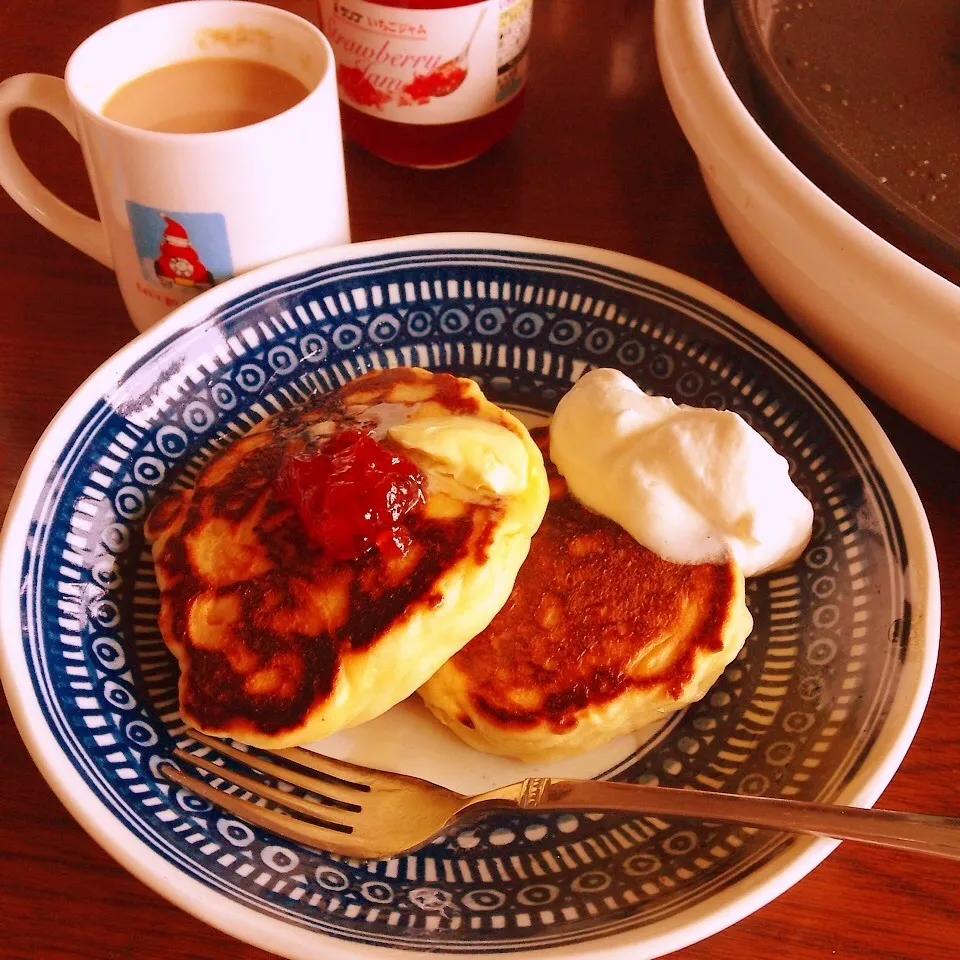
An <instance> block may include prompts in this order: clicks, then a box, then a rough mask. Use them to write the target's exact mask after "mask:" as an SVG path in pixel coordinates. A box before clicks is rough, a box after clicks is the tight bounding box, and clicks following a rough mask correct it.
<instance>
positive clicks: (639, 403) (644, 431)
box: [550, 369, 813, 577]
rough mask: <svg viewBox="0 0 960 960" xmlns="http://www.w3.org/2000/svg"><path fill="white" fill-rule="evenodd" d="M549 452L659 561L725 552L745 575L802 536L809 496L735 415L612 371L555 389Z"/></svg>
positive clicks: (809, 520) (586, 496)
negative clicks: (656, 392)
mask: <svg viewBox="0 0 960 960" xmlns="http://www.w3.org/2000/svg"><path fill="white" fill-rule="evenodd" d="M550 457H551V459H552V460H553V462H554V463H555V464H556V466H557V469H558V470H559V471H560V473H561V474H562V476H563V477H564V479H565V480H566V481H567V484H568V485H569V487H570V491H571V493H572V494H573V495H574V496H575V497H576V498H577V499H578V500H579V501H580V502H581V503H583V504H584V505H585V506H587V507H589V508H590V509H591V510H594V511H595V512H596V513H599V514H602V515H603V516H605V517H608V518H609V519H611V520H613V521H614V522H616V523H618V524H620V526H621V527H623V528H624V529H625V530H626V531H627V532H628V533H630V534H631V535H632V536H633V537H634V538H635V539H636V540H637V541H639V542H640V543H641V544H643V546H645V547H647V549H649V550H652V551H653V552H654V553H657V554H659V555H660V556H662V557H664V558H665V559H667V560H672V561H674V562H677V563H703V562H707V561H710V560H715V559H719V558H720V557H722V556H724V555H728V554H731V553H732V554H733V556H734V557H735V558H736V559H737V561H738V563H739V564H740V567H741V568H742V570H743V572H744V575H745V576H748V577H750V576H755V575H756V574H760V573H765V572H767V571H768V570H774V569H777V568H778V567H782V566H786V565H788V564H790V563H792V562H793V561H794V560H795V559H796V558H797V557H798V556H799V555H800V554H801V553H802V552H803V549H804V547H806V545H807V543H808V542H809V540H810V534H811V530H812V526H813V507H812V506H811V505H810V502H809V501H808V500H807V498H806V497H805V496H804V495H803V494H802V493H801V492H800V491H799V490H798V489H797V487H796V486H795V485H794V483H793V481H792V480H791V479H790V475H789V471H788V466H787V461H786V460H785V459H784V458H783V457H782V456H780V454H778V453H777V452H776V451H775V450H774V449H773V447H771V446H770V444H769V443H767V441H766V440H764V438H763V437H761V436H760V434H759V433H757V431H756V430H754V429H753V428H752V427H750V426H749V425H748V424H747V423H746V421H744V420H743V419H742V418H741V417H739V416H737V414H735V413H732V412H730V411H724V410H711V409H700V408H698V407H689V406H686V405H679V406H678V405H677V404H675V403H674V402H673V401H672V400H670V399H668V398H667V397H650V396H647V394H645V393H644V392H643V391H642V390H641V389H640V388H639V387H638V386H637V385H636V384H635V383H634V382H633V381H632V380H630V379H629V378H628V377H626V376H625V375H624V374H622V373H620V372H619V371H618V370H608V369H600V370H591V371H590V372H589V373H587V374H585V375H584V376H583V377H581V378H580V380H579V381H578V382H577V384H576V385H575V386H574V387H573V389H572V390H570V392H569V393H567V394H566V395H565V396H564V397H563V399H561V401H560V403H559V405H558V406H557V410H556V413H555V414H554V417H553V420H552V421H551V424H550Z"/></svg>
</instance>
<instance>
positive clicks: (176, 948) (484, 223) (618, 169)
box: [0, 0, 960, 960]
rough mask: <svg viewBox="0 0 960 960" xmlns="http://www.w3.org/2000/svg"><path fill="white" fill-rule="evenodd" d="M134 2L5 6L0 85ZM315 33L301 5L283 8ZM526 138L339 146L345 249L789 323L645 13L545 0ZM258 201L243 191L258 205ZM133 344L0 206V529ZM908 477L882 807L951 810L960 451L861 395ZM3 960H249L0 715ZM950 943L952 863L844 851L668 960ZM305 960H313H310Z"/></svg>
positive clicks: (48, 123) (957, 899) (955, 900)
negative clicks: (922, 693)
mask: <svg viewBox="0 0 960 960" xmlns="http://www.w3.org/2000/svg"><path fill="white" fill-rule="evenodd" d="M140 5H141V4H140V3H139V2H134V0H116V2H114V3H108V2H106V0H99V2H97V0H93V2H89V3H62V2H59V0H4V2H3V4H2V5H0V75H10V74H15V73H20V72H24V71H39V72H44V73H51V74H58V75H62V71H63V68H64V64H65V62H66V60H67V57H68V55H69V53H70V52H71V50H72V49H73V48H74V47H75V46H76V45H77V44H78V43H79V42H80V41H81V40H82V39H83V38H84V37H85V36H87V35H88V34H89V33H91V32H93V31H94V30H95V29H97V28H98V27H100V26H102V25H103V24H105V23H106V22H108V21H109V20H111V19H113V18H115V17H118V16H121V15H123V14H126V13H129V12H132V11H133V10H134V9H137V7H138V6H140ZM286 5H288V6H289V7H290V8H291V9H293V10H295V11H296V12H297V13H300V14H302V15H303V16H306V17H308V18H310V19H313V18H314V10H313V7H312V5H311V4H310V3H309V2H301V0H288V2H287V4H286ZM532 57H533V63H532V69H531V77H530V86H529V96H528V101H527V107H526V111H525V114H524V116H523V118H522V120H521V124H520V127H519V128H518V129H517V131H516V132H515V134H514V135H513V136H512V137H511V138H510V139H509V140H508V141H506V142H504V143H502V144H501V145H500V146H499V147H497V148H496V149H495V150H494V151H492V152H491V153H490V154H488V155H487V156H485V157H483V158H481V159H480V160H478V161H475V162H474V163H472V164H470V165H468V166H465V167H461V168H459V169H455V170H451V171H445V172H432V173H428V172H417V171H411V170H405V169H399V168H394V167H391V166H388V165H386V164H384V163H381V162H380V161H378V160H376V159H375V158H373V157H371V156H369V155H367V154H365V153H364V152H362V151H361V150H359V149H357V148H355V147H352V146H348V148H347V170H348V176H349V189H350V203H351V212H352V222H353V232H354V237H355V239H357V240H365V239H370V238H375V237H387V236H392V235H399V234H406V233H418V232H426V231H437V230H489V231H500V232H505V233H516V234H525V235H529V236H535V237H545V238H549V239H554V240H564V241H573V242H577V243H585V244H592V245H595V246H598V247H606V248H610V249H613V250H618V251H623V252H625V253H629V254H634V255H636V256H640V257H644V258H646V259H649V260H652V261H656V262H659V263H662V264H664V265H666V266H668V267H673V268H674V269H677V270H680V271H682V272H684V273H687V274H689V275H691V276H693V277H696V278H697V279H699V280H702V281H705V282H706V283H708V284H710V285H712V286H714V287H716V288H717V289H719V290H721V291H723V292H724V293H726V294H729V295H731V296H732V297H734V298H736V299H737V300H740V301H741V302H742V303H744V304H746V305H747V306H749V307H752V308H753V309H754V310H756V311H758V312H759V313H761V314H764V315H766V316H768V317H770V318H772V319H773V320H775V321H777V322H779V323H783V324H784V325H786V326H788V327H789V326H790V324H789V321H787V319H786V318H785V316H784V315H783V314H782V313H781V311H780V310H779V309H778V308H777V307H776V306H775V305H774V303H773V302H772V301H771V300H770V298H769V297H768V296H767V295H766V294H765V293H764V291H763V290H762V288H761V287H760V286H759V285H758V283H757V282H756V281H755V280H754V279H753V277H752V276H751V274H750V273H749V271H748V270H747V268H746V266H745V265H744V264H743V262H742V261H741V259H740V257H739V256H738V254H737V253H736V251H735V249H734V247H733V246H732V244H731V243H730V241H729V240H728V239H727V236H726V234H725V233H724V231H723V229H722V227H721V226H720V223H719V221H718V220H717V218H716V216H715V215H714V213H713V210H712V208H711V206H710V203H709V200H708V198H707V194H706V192H705V190H704V187H703V184H702V182H701V180H700V178H699V176H698V173H697V167H696V164H695V162H694V159H693V156H692V154H691V152H690V150H689V148H688V147H687V144H686V142H685V141H684V139H683V137H682V135H681V133H680V130H679V128H678V127H677V125H676V123H675V121H674V119H673V116H672V114H671V113H670V109H669V106H668V104H667V102H666V99H665V96H664V93H663V89H662V86H661V84H660V79H659V74H658V71H657V65H656V58H655V54H654V47H653V34H652V2H651V0H604V2H603V3H597V2H595V0H537V6H536V11H535V22H534V43H533V53H532ZM14 120H15V124H14V131H15V134H16V135H17V138H18V142H19V143H20V145H21V149H22V151H23V153H24V155H25V157H26V158H27V159H28V162H29V163H30V165H31V166H32V168H33V169H34V170H35V171H36V172H37V173H38V175H39V176H40V177H41V178H42V179H44V180H45V182H47V183H48V184H50V185H51V186H52V187H53V188H54V189H56V190H57V191H58V192H59V193H60V194H61V195H62V196H63V197H64V198H66V199H67V200H69V201H70V202H73V203H75V204H79V205H81V206H82V207H84V209H86V210H87V211H89V212H93V209H92V208H93V204H92V200H91V196H90V192H89V189H88V188H87V186H86V182H85V178H84V174H83V168H82V163H81V160H80V154H79V151H78V150H77V148H76V147H75V145H74V144H73V142H72V141H71V140H70V138H69V137H68V136H67V135H66V133H64V131H63V130H62V129H60V128H59V127H58V126H57V125H56V123H55V122H54V121H52V120H50V119H49V118H47V117H43V116H40V115H36V114H28V113H26V112H22V113H20V114H18V115H17V116H15V118H14ZM255 188H256V187H255V185H254V184H251V189H255ZM132 334H133V328H132V327H131V325H130V322H129V320H128V319H127V317H126V315H125V312H124V308H123V304H122V303H121V300H120V296H119V294H118V292H117V288H116V285H115V283H114V281H113V278H112V276H111V274H110V273H109V272H108V271H107V270H105V269H104V268H102V267H100V266H98V265H97V264H96V263H94V262H93V261H91V260H89V259H87V258H86V257H84V256H83V255H82V254H80V253H78V252H77V251H75V250H74V249H73V248H71V247H69V246H67V245H66V244H65V243H63V242H61V241H60V240H58V239H56V238H55V237H53V236H52V235H51V234H49V233H47V232H46V231H45V230H44V229H43V228H41V227H40V226H38V225H37V224H36V223H34V222H33V221H32V220H31V219H30V218H29V217H27V216H26V215H25V214H24V213H23V212H22V211H21V210H20V209H19V208H18V207H16V205H15V204H14V203H13V202H12V201H11V200H9V198H8V197H7V196H6V195H4V194H2V193H0V513H2V512H3V511H4V510H5V508H6V506H7V503H8V501H9V498H10V496H11V494H12V492H13V488H14V485H15V483H16V481H17V477H18V475H19V473H20V471H21V469H22V467H23V464H24V462H25V461H26V459H27V456H28V455H29V453H30V450H31V449H32V447H33V445H34V443H35V442H36V440H37V439H38V437H39V436H40V433H41V431H42V430H43V428H44V426H45V425H46V424H47V422H48V421H49V420H50V419H51V417H53V415H54V414H55V413H56V411H57V409H58V408H59V407H60V405H61V404H62V403H63V402H64V401H65V400H66V399H67V398H68V397H69V396H70V394H71V393H72V392H73V390H74V389H75V388H76V387H77V385H78V384H79V383H80V382H81V381H82V380H83V379H84V378H85V377H86V376H87V374H89V373H90V372H91V371H92V370H93V369H94V368H95V367H96V366H97V365H98V364H100V363H101V361H103V360H105V359H106V358H107V357H108V356H110V355H111V354H112V353H113V352H114V351H116V350H117V349H118V348H120V347H121V346H123V344H124V343H126V342H127V341H128V340H129V339H130V337H131V336H132ZM861 393H862V395H863V396H864V399H865V400H866V402H867V403H868V404H869V405H870V407H871V409H872V410H873V411H874V413H875V414H876V416H877V417H878V418H879V420H880V422H881V424H882V425H883V427H884V429H885V430H886V431H887V433H888V434H889V436H890V438H891V440H892V441H893V444H894V446H895V447H896V448H897V450H898V451H899V453H900V456H901V457H902V458H903V461H904V463H905V464H906V467H907V470H908V471H909V473H910V475H911V476H912V477H913V480H914V483H915V484H916V486H917V489H918V490H919V493H920V498H921V500H922V501H923V504H924V506H925V507H926V510H927V513H928V515H929V517H930V523H931V526H932V528H933V535H934V539H935V541H936V546H937V551H938V554H939V559H940V572H941V581H942V584H943V632H942V640H941V643H942V646H941V653H940V665H939V668H938V671H937V676H936V680H935V682H934V686H933V693H932V696H931V698H930V702H929V706H928V708H927V712H926V716H925V718H924V720H923V722H922V724H921V726H920V730H919V733H918V734H917V737H916V740H915V742H914V745H913V746H912V748H911V750H910V752H909V753H908V755H907V757H906V760H905V761H904V763H903V766H902V767H901V769H900V771H899V772H898V773H897V775H896V777H895V778H894V780H893V782H892V784H891V785H890V787H889V788H888V789H887V791H886V793H885V794H884V796H883V800H882V803H883V804H884V805H887V806H890V807H898V808H901V809H915V810H922V811H926V812H930V813H939V814H950V813H954V814H956V813H960V802H958V801H957V800H956V799H955V797H956V786H957V781H958V779H960V737H958V733H957V731H958V730H960V627H958V622H960V537H958V535H957V531H958V521H960V455H958V454H957V453H956V452H954V451H951V450H949V449H948V448H947V447H945V446H944V445H942V444H941V443H938V442H937V441H935V440H933V439H932V438H930V437H929V436H927V435H926V434H924V433H923V432H922V431H921V430H919V429H918V428H916V427H914V426H913V425H912V424H910V423H908V422H907V421H906V420H904V419H903V418H902V417H900V416H899V415H898V414H896V413H894V412H893V411H891V410H890V409H889V408H888V407H886V406H885V405H884V404H882V403H880V402H879V401H877V400H876V399H874V398H873V397H871V396H870V395H869V394H867V393H866V392H865V391H861ZM0 742H2V744H3V748H2V757H3V766H2V772H0V858H2V859H0V863H2V868H0V957H2V958H17V960H19V958H25V960H26V958H50V960H53V958H63V960H67V958H69V960H78V958H96V960H112V958H127V957H137V958H163V960H197V958H205V960H220V958H223V960H226V958H230V960H263V958H266V957H268V956H269V954H267V953H264V952H263V951H261V950H258V949H255V948H253V947H249V946H246V945H245V944H242V943H240V942H239V941H236V940H234V939H232V938H231V937H229V936H227V935H226V934H224V933H220V932H219V931H217V930H214V929H213V928H211V927H208V926H206V925H205V924H203V923H201V922H200V921H199V920H195V919H194V918H192V917H191V916H188V915H187V914H185V913H183V912H181V911H180V910H178V909H176V908H174V907H173V906H171V905H170V904H168V903H167V902H166V901H165V900H163V899H162V898H161V897H160V896H158V895H157V894H156V893H154V892H152V891H151V890H149V889H148V888H147V887H145V886H143V885H142V884H141V883H140V882H139V881H138V880H136V879H134V878H133V877H132V876H131V875H130V874H128V873H127V872H126V871H124V870H123V869H122V868H121V867H119V866H118V865H117V864H116V863H115V862H114V861H113V860H112V859H110V857H108V856H107V855H106V854H105V853H103V852H102V851H101V850H100V848H99V847H98V846H97V845H96V844H95V843H94V842H93V841H92V840H91V839H89V838H88V837H87V835H86V834H85V833H84V832H83V831H82V830H81V828H80V827H79V826H78V825H77V824H76V823H75V822H74V820H73V819H72V818H71V816H70V815H69V814H68V813H67V812H66V810H65V809H64V808H63V807H62V806H61V804H60V803H59V802H58V800H57V799H56V798H55V797H54V795H53V793H52V792H51V791H50V789H49V788H48V787H47V785H46V783H45V782H44V781H43V779H42V778H41V776H40V774H39V773H38V772H37V770H36V768H35V767H34V765H33V763H32V761H31V759H30V757H29V756H28V754H27V752H26V750H25V749H24V747H23V745H22V744H21V742H20V739H19V737H18V735H17V731H16V728H15V726H14V724H13V721H12V719H11V717H10V714H9V712H8V710H7V709H6V706H5V705H4V706H2V707H0ZM958 943H960V883H958V882H957V869H956V865H954V864H950V863H948V862H947V861H939V860H934V859H927V858H921V857H910V856H907V855H898V854H894V853H889V852H883V851H876V850H871V849H868V848H866V847H863V846H856V845H854V844H845V845H843V846H842V847H841V848H840V849H839V850H838V851H837V852H836V853H834V854H833V855H832V856H831V857H830V858H829V859H828V860H827V861H826V862H825V863H824V864H823V865H822V866H820V867H819V868H818V869H817V870H816V871H814V873H813V874H811V875H810V876H809V877H807V878H806V879H804V880H802V881H801V882H800V883H798V884H797V885H796V886H795V887H793V888H792V889H791V890H790V891H788V892H787V893H785V894H784V895H783V896H781V897H780V898H779V899H778V900H776V901H775V902H774V903H772V904H770V905H769V906H767V907H764V908H763V909H762V910H760V911H759V912H757V913H756V914H754V915H753V916H751V917H749V918H747V919H746V920H743V921H742V922H740V923H739V924H737V925H736V926H734V927H732V928H730V929H728V930H726V931H724V932H722V933H719V934H717V935H716V936H714V937H712V938H711V939H710V940H708V941H705V942H703V943H701V944H698V945H696V946H693V947H690V948H688V949H686V950H684V951H682V952H681V953H679V954H677V955H676V956H678V957H683V958H684V960H703V958H737V960H739V958H743V957H765V956H771V955H774V954H776V955H782V956H786V957H789V958H791V960H813V958H821V957H832V956H839V957H843V958H851V957H855V958H898V960H933V958H939V957H947V956H953V955H954V954H955V952H956V947H957V945H958ZM318 956H319V955H318Z"/></svg>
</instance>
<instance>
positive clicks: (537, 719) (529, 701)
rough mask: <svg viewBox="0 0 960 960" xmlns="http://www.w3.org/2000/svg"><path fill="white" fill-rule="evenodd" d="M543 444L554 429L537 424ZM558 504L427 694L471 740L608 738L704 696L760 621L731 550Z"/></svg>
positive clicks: (520, 752) (517, 752) (502, 743)
mask: <svg viewBox="0 0 960 960" xmlns="http://www.w3.org/2000/svg"><path fill="white" fill-rule="evenodd" d="M533 433H534V437H535V438H536V439H537V440H538V442H539V443H540V444H541V448H542V449H543V451H544V453H546V450H547V446H546V444H547V439H548V435H547V431H546V429H539V430H535V431H533ZM547 472H548V477H549V487H550V503H549V506H548V507H547V512H546V516H545V518H544V521H543V523H542V525H541V527H540V529H539V531H538V532H537V534H536V535H535V536H534V538H533V542H532V544H531V548H530V553H529V555H528V557H527V560H526V561H525V563H524V565H523V568H522V569H521V571H520V573H519V575H518V577H517V580H516V583H515V586H514V590H513V592H512V594H511V596H510V599H509V600H508V601H507V603H506V604H505V605H504V606H503V608H502V609H501V611H500V613H499V614H498V615H497V616H496V617H495V618H494V619H493V621H492V622H491V623H490V625H489V626H488V627H487V628H486V629H485V630H484V631H483V632H482V633H481V634H480V635H479V636H478V637H477V638H476V639H474V640H473V641H472V642H471V643H469V644H467V645H466V646H465V647H464V648H463V649H462V650H460V652H459V653H457V654H456V655H455V656H454V657H453V658H452V659H451V660H450V661H449V662H448V663H447V664H445V665H444V666H443V667H441V669H440V670H439V671H438V672H437V674H436V675H435V676H434V677H432V678H431V679H430V680H429V681H428V682H427V683H426V684H425V685H424V687H423V688H421V691H420V693H421V696H422V697H423V699H424V700H425V702H426V704H427V706H428V707H429V708H430V709H431V711H433V713H434V714H436V715H437V716H438V717H439V718H440V719H441V720H442V721H443V722H444V723H445V724H447V725H448V726H449V727H450V728H451V729H452V730H453V731H454V732H455V733H457V734H458V735H459V736H460V737H461V738H462V739H464V740H465V741H466V742H467V743H469V744H471V745H473V746H475V747H478V748H480V749H483V750H487V751H490V752H493V753H500V754H504V755H507V756H515V757H520V758H523V759H550V758H554V757H560V756H565V755H568V754H571V753H576V752H580V751H582V750H586V749H590V748H592V747H594V746H598V745H600V744H601V743H603V742H605V741H607V740H610V739H612V738H613V737H614V736H617V735H619V734H622V733H626V732H629V731H632V730H635V729H638V728H639V727H641V726H644V725H646V724H648V723H650V722H653V721H654V720H657V719H659V718H661V717H662V716H663V715H665V714H667V713H669V712H672V711H674V710H676V709H678V708H680V707H681V706H684V705H685V704H687V703H690V702H692V701H694V700H697V699H699V698H700V697H702V696H703V694H704V693H705V692H706V691H707V689H708V688H709V687H710V686H711V685H712V684H713V683H714V682H715V680H716V679H717V677H718V676H719V674H720V673H721V672H722V670H723V669H724V667H725V666H726V664H727V663H729V661H730V660H731V659H732V658H733V657H734V656H735V655H736V653H737V652H738V651H739V649H740V647H741V646H742V644H743V642H744V640H745V638H746V636H747V634H748V633H749V631H750V629H751V627H752V622H751V618H750V615H749V613H748V612H747V609H746V605H745V603H744V583H743V575H742V573H741V572H740V570H739V568H738V567H737V565H736V563H735V562H734V561H732V560H729V561H726V562H721V563H716V564H714V563H706V564H677V563H672V562H670V561H668V560H664V559H662V558H661V557H659V556H657V555H656V554H654V553H652V552H651V551H649V550H647V549H646V548H644V547H642V546H641V545H640V544H638V543H637V542H636V540H634V539H633V537H632V536H630V534H628V533H627V532H626V531H625V530H623V529H622V528H621V527H619V526H618V525H617V524H615V523H613V522H612V521H610V520H607V519H606V518H604V517H601V516H599V515H598V514H595V513H593V512H591V511H589V510H587V509H586V508H585V507H584V506H582V505H581V504H580V503H579V502H578V501H576V500H575V499H574V498H573V497H572V496H571V495H570V493H569V491H568V490H567V487H566V484H565V482H564V481H563V479H562V478H561V477H560V476H559V475H558V473H557V472H556V468H555V467H554V466H553V464H552V463H550V462H549V460H548V461H547Z"/></svg>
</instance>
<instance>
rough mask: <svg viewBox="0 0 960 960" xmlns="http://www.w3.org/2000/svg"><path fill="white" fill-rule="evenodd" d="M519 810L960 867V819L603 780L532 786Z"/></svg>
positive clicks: (525, 788) (527, 785)
mask: <svg viewBox="0 0 960 960" xmlns="http://www.w3.org/2000/svg"><path fill="white" fill-rule="evenodd" d="M519 805H520V807H522V808H525V809H540V810H590V811H601V810H611V811H629V812H632V813H639V814H656V815H660V816H665V817H691V818H693V819H697V820H716V821H720V822H724V823H738V824H742V825H743V826H750V827H761V828H768V829H772V830H783V831H785V832H788V833H806V834H812V835H813V836H817V837H833V838H834V839H836V840H858V841H860V842H861V843H871V844H875V845H877V846H881V847H892V848H894V849H898V850H912V851H915V852H917V853H929V854H933V855H935V856H939V857H947V858H948V859H951V860H960V819H956V818H953V817H935V816H930V815H927V814H921V813H901V812H899V811H893V810H870V809H862V808H860V807H843V806H837V805H834V804H824V803H809V802H806V801H802V800H779V799H776V798H772V797H749V796H741V795H739V794H730V793H712V792H707V791H702V790H679V789H675V788H671V787H644V786H639V785H637V784H633V783H614V782H610V781H604V780H599V781H597V780H555V779H550V778H546V777H544V778H537V779H531V780H525V781H524V782H523V784H522V787H521V791H520V804H519Z"/></svg>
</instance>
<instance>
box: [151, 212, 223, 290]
mask: <svg viewBox="0 0 960 960" xmlns="http://www.w3.org/2000/svg"><path fill="white" fill-rule="evenodd" d="M160 216H162V217H163V219H164V222H165V223H166V227H164V230H163V236H162V237H161V238H160V251H159V256H158V257H157V259H156V260H155V261H154V268H155V269H156V271H157V279H158V280H159V281H160V282H161V283H162V284H164V285H165V286H169V285H171V284H176V285H177V286H179V287H212V286H213V283H214V280H213V277H212V276H211V275H210V271H209V270H207V268H206V267H205V266H204V265H203V261H202V260H201V259H200V255H199V254H198V253H197V251H196V250H195V249H194V247H193V245H192V244H191V243H190V236H189V235H188V233H187V231H186V228H185V227H184V226H183V224H181V223H178V222H177V221H176V220H174V219H173V218H172V217H168V216H167V215H166V214H165V213H162V214H160Z"/></svg>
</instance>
